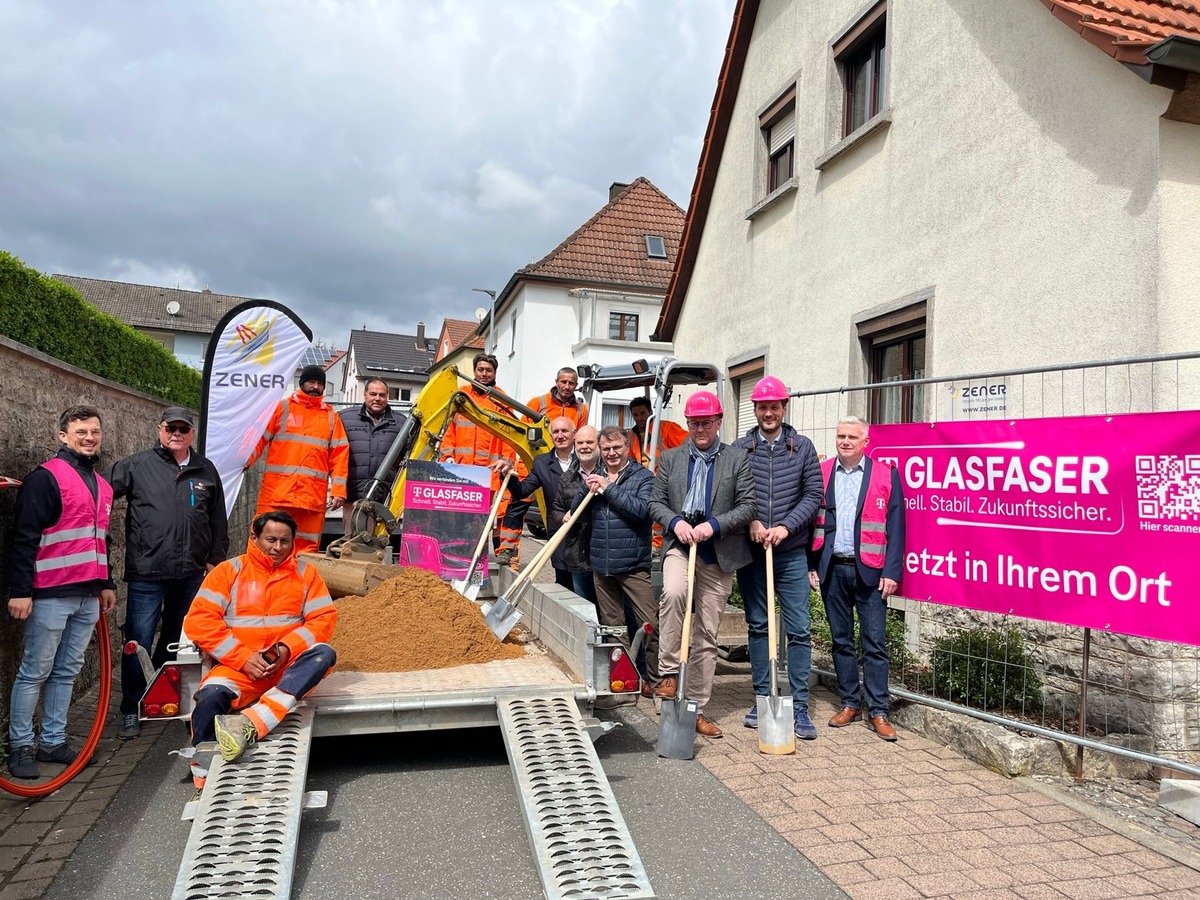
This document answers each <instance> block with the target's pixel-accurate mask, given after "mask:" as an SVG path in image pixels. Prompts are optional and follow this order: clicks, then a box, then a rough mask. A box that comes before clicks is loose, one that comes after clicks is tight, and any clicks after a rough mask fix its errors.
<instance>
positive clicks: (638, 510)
mask: <svg viewBox="0 0 1200 900" xmlns="http://www.w3.org/2000/svg"><path fill="white" fill-rule="evenodd" d="M600 458H601V459H602V460H603V462H604V465H603V466H602V467H597V469H596V471H594V472H593V473H592V474H591V475H588V476H587V477H585V478H584V480H583V484H582V485H581V486H580V488H579V491H578V493H577V494H576V495H575V502H574V503H573V504H572V505H571V508H572V509H576V508H578V506H579V504H580V503H582V502H583V498H584V497H585V496H586V495H587V493H588V492H589V491H590V492H591V493H593V494H596V495H597V496H595V497H593V498H592V501H591V503H590V504H588V508H587V509H586V510H584V512H583V515H585V516H590V517H591V526H592V527H591V533H592V539H591V564H592V577H593V579H594V581H595V585H596V607H597V615H598V617H599V619H600V624H601V625H625V624H626V620H625V600H626V598H628V600H629V604H630V606H631V608H632V610H633V616H634V620H635V622H636V623H637V627H638V628H644V627H645V625H646V624H647V623H649V624H650V625H652V626H653V631H651V633H650V634H648V635H647V636H646V643H645V644H644V645H643V646H644V647H645V651H646V671H645V672H643V673H642V676H643V677H642V695H643V696H645V697H649V696H651V695H652V694H653V693H654V687H655V686H656V685H657V684H658V604H657V603H656V602H655V600H654V589H653V587H652V586H651V583H650V531H651V521H650V491H651V489H653V487H654V476H653V475H651V474H650V471H649V470H648V469H646V468H644V467H643V466H642V465H641V464H640V463H637V462H634V461H633V460H632V459H630V458H629V438H628V435H626V433H625V431H623V430H622V429H620V428H617V427H616V426H614V425H610V426H607V427H605V428H603V429H601V431H600ZM621 642H622V643H623V644H624V645H625V647H626V649H628V647H629V636H628V634H627V633H625V632H622V637H621Z"/></svg>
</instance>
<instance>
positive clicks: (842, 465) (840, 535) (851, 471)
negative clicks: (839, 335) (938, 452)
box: [808, 416, 904, 741]
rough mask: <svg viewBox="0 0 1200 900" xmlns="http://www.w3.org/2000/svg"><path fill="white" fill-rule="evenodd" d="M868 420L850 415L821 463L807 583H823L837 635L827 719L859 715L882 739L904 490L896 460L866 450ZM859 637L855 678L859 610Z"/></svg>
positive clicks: (888, 737)
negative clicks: (833, 709)
mask: <svg viewBox="0 0 1200 900" xmlns="http://www.w3.org/2000/svg"><path fill="white" fill-rule="evenodd" d="M868 430H869V426H868V425H867V423H866V422H864V421H863V420H862V419H860V418H858V417H857V416H847V417H846V418H845V419H843V420H842V421H841V422H839V423H838V426H837V439H836V440H837V459H836V460H832V459H831V460H826V461H825V462H824V463H823V464H822V466H821V468H822V470H823V472H822V474H823V475H824V479H825V501H824V506H823V508H822V510H821V511H820V512H818V513H817V519H816V522H815V523H814V527H813V531H814V538H813V553H812V558H811V559H810V564H811V571H810V572H809V576H808V577H809V581H810V582H811V583H812V586H813V587H815V588H820V590H821V596H822V597H823V598H824V600H825V614H826V616H827V617H828V618H829V630H830V632H831V633H832V636H833V668H834V671H835V673H836V674H837V685H838V692H839V693H840V694H841V698H842V708H841V709H840V710H839V711H838V712H837V713H836V714H835V715H834V716H833V718H831V719H830V720H829V725H830V726H831V727H833V728H842V727H844V726H846V725H849V724H850V723H852V722H855V721H857V720H859V719H861V718H862V716H863V709H864V705H865V707H866V712H867V725H868V727H870V728H871V729H872V730H873V731H874V732H875V733H876V734H877V735H879V736H880V737H881V738H883V739H884V740H885V741H894V740H896V729H895V728H893V727H892V724H891V722H889V721H888V717H887V713H888V699H889V698H888V651H887V641H886V637H885V625H886V621H887V599H888V597H890V596H892V594H894V593H896V591H897V589H898V588H899V586H900V578H901V575H902V574H903V563H904V494H903V488H902V486H901V482H900V473H899V472H898V471H896V469H895V467H894V466H891V465H888V464H886V463H882V462H879V461H876V460H872V459H871V458H870V457H867V456H865V455H864V450H865V449H866V446H867V440H868V438H867V433H868ZM856 612H857V614H858V628H859V634H860V637H861V639H862V648H863V665H862V676H863V684H862V686H861V687H860V686H859V681H858V655H857V653H856V652H855V647H854V615H855V613H856Z"/></svg>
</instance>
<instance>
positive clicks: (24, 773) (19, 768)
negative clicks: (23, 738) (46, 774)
mask: <svg viewBox="0 0 1200 900" xmlns="http://www.w3.org/2000/svg"><path fill="white" fill-rule="evenodd" d="M8 771H9V774H11V775H12V777H13V778H25V779H28V780H30V781H32V780H33V779H35V778H41V777H42V773H41V772H40V771H39V770H38V767H37V761H36V760H35V759H34V755H33V748H32V747H15V748H13V751H12V753H10V754H9V756H8Z"/></svg>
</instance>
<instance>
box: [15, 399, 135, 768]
mask: <svg viewBox="0 0 1200 900" xmlns="http://www.w3.org/2000/svg"><path fill="white" fill-rule="evenodd" d="M58 439H59V441H60V442H61V443H62V446H61V447H60V448H59V450H58V454H57V455H56V456H55V457H54V458H53V459H51V460H49V461H48V462H45V463H42V465H40V466H38V467H37V468H36V469H34V470H33V471H32V472H30V473H29V475H28V476H27V477H26V478H25V480H24V482H23V483H22V484H21V489H20V491H19V492H18V493H17V502H16V504H15V506H14V509H13V538H12V545H11V547H10V553H9V596H10V598H11V599H9V601H8V611H9V613H10V614H11V615H12V617H13V618H14V619H21V620H24V622H25V653H24V655H23V656H22V657H21V666H20V668H19V669H18V670H17V677H16V680H15V681H14V682H13V689H12V703H11V705H10V707H9V724H8V745H9V757H8V770H9V772H11V773H12V775H13V777H14V778H28V779H33V778H37V777H39V774H40V773H39V771H38V766H37V763H38V762H39V761H40V762H53V763H61V764H64V765H66V764H69V763H71V762H73V761H74V760H75V757H76V755H77V752H78V751H76V750H73V749H72V748H71V746H70V744H68V743H67V709H68V707H69V706H70V703H71V691H72V689H73V688H74V685H75V677H76V676H77V675H78V674H79V670H80V669H81V668H82V667H83V656H84V651H85V650H86V649H87V645H88V641H90V640H91V637H92V630H93V629H94V628H95V625H96V622H97V621H98V620H99V618H100V614H101V613H102V612H104V613H107V612H108V611H109V610H111V609H112V608H113V607H114V606H115V605H116V602H117V595H116V593H115V588H116V585H115V584H114V583H113V580H112V576H111V574H110V572H109V559H108V520H109V517H110V516H111V514H112V501H113V491H112V488H111V487H110V486H109V484H108V482H107V481H105V480H104V479H103V478H101V477H100V475H99V474H98V473H97V472H96V464H97V462H98V461H99V459H100V440H101V428H100V413H99V411H98V410H96V409H94V408H93V407H90V406H72V407H70V408H69V409H67V410H66V411H65V412H63V414H62V415H61V416H59V420H58ZM43 685H45V686H46V691H45V696H44V697H43V698H42V735H41V742H40V746H38V748H37V750H36V751H35V750H34V734H33V713H34V709H35V708H36V707H37V702H38V696H39V694H41V693H42V686H43Z"/></svg>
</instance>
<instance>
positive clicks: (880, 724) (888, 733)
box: [867, 716, 896, 741]
mask: <svg viewBox="0 0 1200 900" xmlns="http://www.w3.org/2000/svg"><path fill="white" fill-rule="evenodd" d="M867 727H868V728H870V729H871V730H872V731H873V732H875V733H876V734H877V735H879V736H880V737H881V738H883V739H884V740H885V741H894V740H896V729H895V728H893V727H892V723H891V722H889V721H888V719H887V716H871V718H870V719H869V720H868V721H867Z"/></svg>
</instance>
